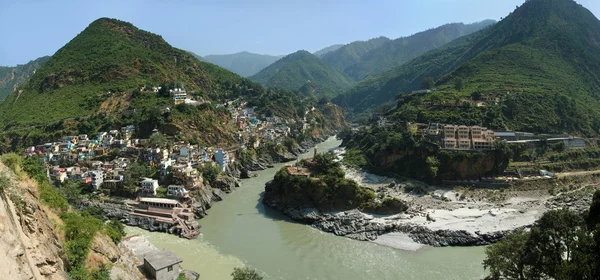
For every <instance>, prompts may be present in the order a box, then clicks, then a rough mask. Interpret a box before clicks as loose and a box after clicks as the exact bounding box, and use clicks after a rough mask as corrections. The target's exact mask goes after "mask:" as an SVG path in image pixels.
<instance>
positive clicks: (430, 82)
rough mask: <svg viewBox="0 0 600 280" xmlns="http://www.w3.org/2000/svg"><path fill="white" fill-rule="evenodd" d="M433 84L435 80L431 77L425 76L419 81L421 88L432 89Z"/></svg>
mask: <svg viewBox="0 0 600 280" xmlns="http://www.w3.org/2000/svg"><path fill="white" fill-rule="evenodd" d="M434 86H435V82H434V81H433V78H432V77H427V78H425V79H423V81H422V82H421V89H432V88H433V87H434Z"/></svg>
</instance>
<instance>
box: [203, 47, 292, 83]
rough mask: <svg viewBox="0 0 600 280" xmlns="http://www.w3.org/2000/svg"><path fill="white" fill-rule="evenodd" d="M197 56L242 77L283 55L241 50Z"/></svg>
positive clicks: (257, 70) (253, 72)
mask: <svg viewBox="0 0 600 280" xmlns="http://www.w3.org/2000/svg"><path fill="white" fill-rule="evenodd" d="M196 56H197V55H196ZM197 57H198V58H200V59H201V60H202V61H206V62H210V63H213V64H216V65H219V66H221V67H223V68H225V69H227V70H229V71H231V72H233V73H236V74H238V75H240V76H242V77H249V76H252V75H254V74H256V73H258V72H259V71H260V70H262V69H264V68H265V67H267V66H269V65H271V64H272V63H273V62H275V61H277V60H278V59H280V58H282V57H283V56H282V55H277V56H275V55H264V54H255V53H249V52H239V53H234V54H223V55H207V56H204V57H199V56H197Z"/></svg>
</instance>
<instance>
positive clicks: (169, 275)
mask: <svg viewBox="0 0 600 280" xmlns="http://www.w3.org/2000/svg"><path fill="white" fill-rule="evenodd" d="M182 262H183V260H181V259H180V258H179V257H177V255H175V253H173V252H172V251H170V250H164V251H159V252H150V253H147V254H146V255H145V256H144V271H146V276H148V278H149V279H155V280H175V279H177V277H178V276H179V273H180V272H181V268H180V267H179V264H180V263H182Z"/></svg>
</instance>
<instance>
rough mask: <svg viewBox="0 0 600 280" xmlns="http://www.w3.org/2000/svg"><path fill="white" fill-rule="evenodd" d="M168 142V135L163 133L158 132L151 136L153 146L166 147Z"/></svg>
mask: <svg viewBox="0 0 600 280" xmlns="http://www.w3.org/2000/svg"><path fill="white" fill-rule="evenodd" d="M167 144H168V140H167V137H166V136H165V135H163V134H162V133H160V132H159V133H156V134H154V135H152V136H150V146H151V147H165V146H167Z"/></svg>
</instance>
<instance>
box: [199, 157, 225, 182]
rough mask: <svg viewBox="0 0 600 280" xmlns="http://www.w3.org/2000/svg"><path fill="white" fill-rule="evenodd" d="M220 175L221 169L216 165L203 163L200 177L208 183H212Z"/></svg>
mask: <svg viewBox="0 0 600 280" xmlns="http://www.w3.org/2000/svg"><path fill="white" fill-rule="evenodd" d="M219 173H221V167H220V166H219V165H218V164H212V163H208V162H207V163H205V164H204V168H203V169H202V177H204V178H205V179H206V180H207V181H208V182H209V183H212V182H213V181H214V180H216V179H217V176H219Z"/></svg>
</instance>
